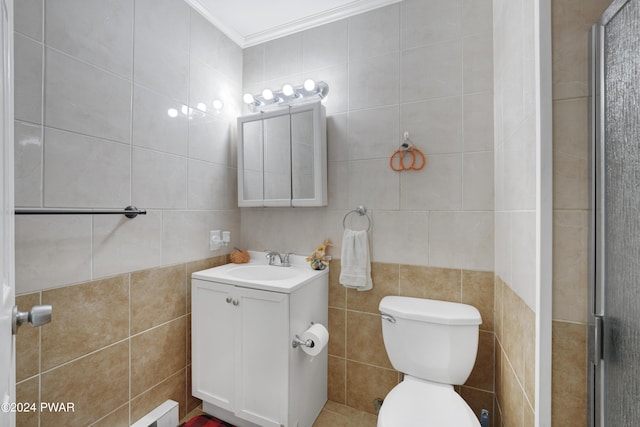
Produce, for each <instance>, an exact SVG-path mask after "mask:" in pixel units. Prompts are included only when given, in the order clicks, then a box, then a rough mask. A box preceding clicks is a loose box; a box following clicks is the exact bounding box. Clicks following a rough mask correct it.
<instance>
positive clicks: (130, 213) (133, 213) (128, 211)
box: [15, 206, 147, 218]
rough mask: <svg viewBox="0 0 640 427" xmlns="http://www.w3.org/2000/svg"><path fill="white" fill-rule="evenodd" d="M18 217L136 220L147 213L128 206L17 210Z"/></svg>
mask: <svg viewBox="0 0 640 427" xmlns="http://www.w3.org/2000/svg"><path fill="white" fill-rule="evenodd" d="M15 214H16V215H124V216H126V217H127V218H135V217H137V216H138V215H146V214H147V211H146V210H144V209H138V208H136V207H135V206H127V207H126V208H124V209H120V210H117V209H105V210H95V209H41V208H34V209H16V210H15Z"/></svg>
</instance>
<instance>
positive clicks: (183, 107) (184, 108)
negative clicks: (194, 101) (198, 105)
mask: <svg viewBox="0 0 640 427" xmlns="http://www.w3.org/2000/svg"><path fill="white" fill-rule="evenodd" d="M180 111H182V114H184V115H185V116H186V115H187V114H189V107H187V106H186V105H183V106H182V108H180Z"/></svg>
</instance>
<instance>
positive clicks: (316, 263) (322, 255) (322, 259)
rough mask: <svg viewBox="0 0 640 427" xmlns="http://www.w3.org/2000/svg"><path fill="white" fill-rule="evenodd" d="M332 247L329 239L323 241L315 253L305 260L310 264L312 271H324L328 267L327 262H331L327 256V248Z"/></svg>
mask: <svg viewBox="0 0 640 427" xmlns="http://www.w3.org/2000/svg"><path fill="white" fill-rule="evenodd" d="M329 246H333V245H332V244H331V241H329V239H325V241H324V242H322V245H320V246H318V247H317V248H316V250H315V251H313V253H312V254H311V256H308V257H307V258H306V261H307V262H309V263H311V264H310V265H311V268H312V269H313V270H324V269H325V268H327V266H328V265H329V261H330V260H331V257H330V256H327V253H326V252H327V247H329Z"/></svg>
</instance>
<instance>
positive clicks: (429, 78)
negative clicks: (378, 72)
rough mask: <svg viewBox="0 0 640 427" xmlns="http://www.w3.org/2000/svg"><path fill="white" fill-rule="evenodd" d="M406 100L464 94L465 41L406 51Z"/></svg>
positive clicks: (404, 54) (403, 84)
mask: <svg viewBox="0 0 640 427" xmlns="http://www.w3.org/2000/svg"><path fill="white" fill-rule="evenodd" d="M401 68H402V101H403V102H410V101H419V100H423V99H432V98H441V97H445V96H459V95H461V94H462V42H461V40H454V41H448V42H442V43H436V44H431V45H427V46H424V47H418V48H415V49H411V50H406V51H403V52H402V63H401Z"/></svg>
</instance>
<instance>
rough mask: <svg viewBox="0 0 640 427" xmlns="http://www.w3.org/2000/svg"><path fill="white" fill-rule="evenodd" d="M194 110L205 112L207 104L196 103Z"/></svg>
mask: <svg viewBox="0 0 640 427" xmlns="http://www.w3.org/2000/svg"><path fill="white" fill-rule="evenodd" d="M196 108H197V109H198V110H200V111H202V112H206V111H207V104H205V103H204V102H198V105H196Z"/></svg>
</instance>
